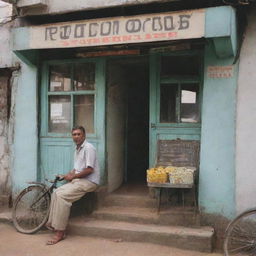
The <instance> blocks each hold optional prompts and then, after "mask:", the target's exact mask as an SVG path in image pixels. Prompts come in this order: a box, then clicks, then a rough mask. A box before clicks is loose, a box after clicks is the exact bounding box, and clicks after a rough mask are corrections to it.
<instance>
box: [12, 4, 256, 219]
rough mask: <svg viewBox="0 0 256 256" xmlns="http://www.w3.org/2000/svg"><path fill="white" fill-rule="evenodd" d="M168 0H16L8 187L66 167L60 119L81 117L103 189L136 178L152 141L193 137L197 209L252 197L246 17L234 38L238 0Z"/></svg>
mask: <svg viewBox="0 0 256 256" xmlns="http://www.w3.org/2000/svg"><path fill="white" fill-rule="evenodd" d="M77 2H79V3H77ZM179 2H180V1H176V2H174V1H139V5H138V1H133V0H131V1H104V2H103V1H86V3H84V1H76V3H75V2H74V1H73V2H64V3H63V2H62V1H58V0H54V1H51V2H50V3H48V2H47V1H42V0H41V1H25V0H20V1H18V3H17V7H18V10H19V13H20V16H21V17H20V19H21V21H22V22H23V23H24V25H19V26H16V28H14V29H13V38H12V40H13V46H12V47H13V48H12V50H13V52H14V53H15V54H16V56H18V58H19V60H20V64H21V70H20V73H19V78H18V80H17V81H16V82H15V83H17V92H16V99H15V125H14V130H15V133H14V143H13V150H14V153H13V156H14V157H13V169H12V170H11V177H12V190H13V194H14V195H15V194H17V193H18V191H19V190H20V189H21V188H22V187H24V186H25V183H26V181H28V180H44V178H51V177H52V176H53V175H54V174H55V173H56V172H58V173H59V172H62V173H65V172H67V171H68V170H70V169H71V168H72V155H73V154H72V151H73V143H72V139H71V138H70V129H71V127H72V126H73V125H75V124H80V125H85V126H86V129H87V139H88V140H89V141H90V142H92V143H93V144H94V145H95V146H96V148H97V150H98V153H99V157H100V165H101V185H102V186H104V187H106V189H107V191H108V192H113V191H115V190H116V189H118V188H120V187H121V186H122V185H123V184H141V186H147V185H146V169H148V168H149V167H152V166H155V165H156V164H157V163H158V161H159V159H160V158H161V156H160V155H159V152H160V151H161V150H159V145H161V143H167V144H168V141H182V142H183V143H184V148H185V149H184V150H187V151H189V150H190V149H189V148H190V147H191V144H190V142H192V141H193V142H194V143H196V145H197V149H198V150H199V151H198V152H199V159H198V162H199V178H198V203H199V208H200V211H201V213H203V214H205V215H210V216H211V215H212V216H220V217H221V218H225V219H226V218H227V219H230V218H232V217H233V216H234V215H236V213H237V212H239V211H241V210H243V209H244V208H246V207H248V206H250V205H251V204H252V203H253V202H252V200H251V199H249V198H250V196H249V195H250V194H251V192H252V188H253V183H254V179H253V178H252V177H253V174H252V173H251V172H252V167H253V160H252V159H253V157H252V158H251V159H249V155H252V154H253V152H256V148H255V145H254V143H252V142H253V140H252V139H251V138H254V135H253V134H251V133H252V130H253V129H250V128H249V127H248V126H247V125H246V124H247V122H249V123H250V126H252V127H254V126H255V125H256V121H255V118H253V115H250V114H248V113H249V112H250V111H251V110H253V109H255V103H254V100H253V95H254V94H253V92H254V91H255V89H254V86H253V82H252V80H253V79H252V80H251V82H248V83H246V84H245V82H244V81H245V80H247V79H245V77H247V76H248V74H249V76H251V77H253V76H254V73H253V71H252V69H253V64H251V63H253V61H254V60H255V53H254V49H253V46H252V44H253V43H252V41H253V33H254V32H253V31H254V30H253V28H254V26H255V22H256V21H255V19H254V17H253V15H251V16H250V15H249V14H250V12H249V11H248V10H245V11H244V13H245V14H248V17H249V19H248V21H249V22H248V27H247V28H246V29H247V30H246V33H245V40H244V42H243V44H240V42H241V40H240V39H241V38H240V35H239V34H238V31H239V30H238V29H240V20H239V18H238V14H239V12H238V11H239V10H238V11H237V10H236V8H234V7H232V6H228V5H225V6H224V5H221V4H220V3H216V4H215V6H213V5H211V4H210V3H209V4H207V3H205V4H202V3H195V4H190V5H182V4H181V3H179ZM250 4H253V3H250ZM252 10H253V9H252ZM245 17H246V15H245ZM22 22H21V24H22ZM240 45H242V47H241V49H240ZM240 50H241V51H240ZM239 53H240V55H239ZM239 57H240V58H239ZM239 63H240V66H239ZM248 72H249V73H248ZM249 110H250V111H249ZM249 135H250V136H249ZM162 145H163V144H162ZM246 145H250V148H251V151H250V152H251V153H250V154H248V153H246V152H247V149H246V147H247V146H246ZM186 148H187V149H186ZM191 152H192V153H191V157H193V151H191ZM176 156H177V155H176ZM248 159H249V160H248ZM245 169H246V170H245ZM247 172H248V173H247ZM245 173H246V174H247V177H250V178H246V179H242V178H241V176H244V174H245ZM247 184H250V186H247ZM244 194H246V195H248V197H247V198H248V199H246V200H244Z"/></svg>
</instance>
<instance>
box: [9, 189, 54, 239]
mask: <svg viewBox="0 0 256 256" xmlns="http://www.w3.org/2000/svg"><path fill="white" fill-rule="evenodd" d="M49 208H50V194H49V193H48V192H47V191H46V189H45V188H44V187H42V186H38V185H33V186H29V187H27V188H25V189H24V190H22V191H21V193H20V194H19V196H18V197H17V199H16V201H15V203H14V207H13V212H12V219H13V224H14V226H15V228H16V229H17V230H18V231H19V232H21V233H25V234H32V233H35V232H37V231H38V230H39V229H40V228H41V227H42V226H43V225H45V223H46V222H47V219H48V215H49Z"/></svg>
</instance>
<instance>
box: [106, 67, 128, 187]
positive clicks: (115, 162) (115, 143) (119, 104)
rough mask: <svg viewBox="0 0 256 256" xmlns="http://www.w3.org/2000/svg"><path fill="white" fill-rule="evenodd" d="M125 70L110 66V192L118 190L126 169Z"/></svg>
mask: <svg viewBox="0 0 256 256" xmlns="http://www.w3.org/2000/svg"><path fill="white" fill-rule="evenodd" d="M123 74H124V72H123V69H122V68H120V67H119V66H117V65H113V64H110V66H109V69H108V83H107V170H108V190H109V192H112V191H114V190H115V189H117V188H118V187H119V186H120V185H121V184H122V183H123V179H124V167H125V162H124V161H125V158H124V157H125V118H126V115H125V85H126V84H125V80H124V79H125V76H124V75H123Z"/></svg>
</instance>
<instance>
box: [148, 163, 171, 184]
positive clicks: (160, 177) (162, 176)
mask: <svg viewBox="0 0 256 256" xmlns="http://www.w3.org/2000/svg"><path fill="white" fill-rule="evenodd" d="M147 182H152V183H166V182H168V174H167V172H166V171H165V168H164V167H161V166H160V167H157V168H151V169H149V170H147Z"/></svg>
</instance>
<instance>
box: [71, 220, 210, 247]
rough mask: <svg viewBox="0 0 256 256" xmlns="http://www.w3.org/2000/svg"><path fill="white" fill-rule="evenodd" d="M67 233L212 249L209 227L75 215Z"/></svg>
mask: <svg viewBox="0 0 256 256" xmlns="http://www.w3.org/2000/svg"><path fill="white" fill-rule="evenodd" d="M69 232H70V233H73V234H76V235H84V236H96V237H104V238H113V239H122V240H124V241H133V242H147V243H154V244H161V245H166V246H172V247H177V248H181V249H188V250H195V251H202V252H211V251H212V243H213V234H214V230H213V228H212V227H200V228H188V227H181V226H165V225H154V224H138V223H128V222H122V221H110V220H108V221H106V220H96V219H93V218H85V217H77V218H73V219H71V220H70V222H69Z"/></svg>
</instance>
